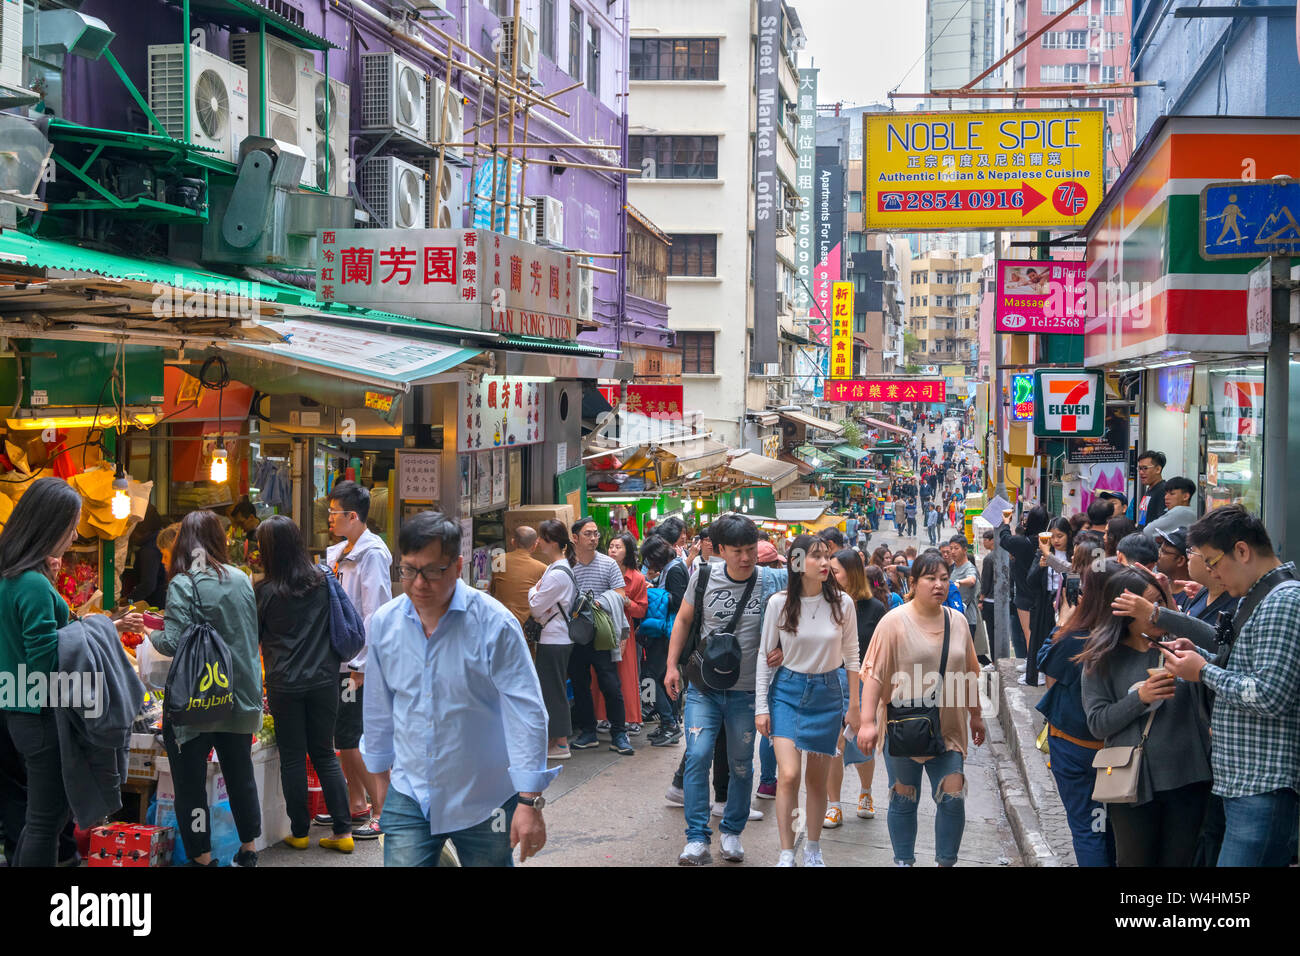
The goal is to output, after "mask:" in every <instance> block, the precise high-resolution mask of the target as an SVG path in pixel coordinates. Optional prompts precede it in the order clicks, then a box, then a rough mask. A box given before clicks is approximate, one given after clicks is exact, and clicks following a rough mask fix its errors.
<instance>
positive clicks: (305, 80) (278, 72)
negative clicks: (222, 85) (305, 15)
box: [230, 33, 317, 186]
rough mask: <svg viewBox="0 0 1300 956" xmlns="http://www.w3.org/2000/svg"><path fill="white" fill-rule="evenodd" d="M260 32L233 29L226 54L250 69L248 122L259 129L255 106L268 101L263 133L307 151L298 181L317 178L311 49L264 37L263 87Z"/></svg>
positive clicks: (306, 183) (308, 182) (312, 181)
mask: <svg viewBox="0 0 1300 956" xmlns="http://www.w3.org/2000/svg"><path fill="white" fill-rule="evenodd" d="M259 38H260V34H257V33H236V34H234V35H233V36H231V38H230V59H231V60H232V61H233V62H234V63H235V65H237V66H242V67H243V68H244V69H245V70H247V71H248V108H249V118H248V125H249V128H250V129H253V130H256V129H258V128H259V127H258V113H257V111H258V109H259V108H260V105H261V104H262V103H263V102H265V104H266V135H267V136H270V137H271V138H272V139H278V140H279V141H280V142H282V143H291V144H292V145H294V146H297V147H298V148H299V149H300V150H302V151H303V153H304V154H306V156H307V157H308V162H307V163H305V164H304V165H303V169H302V180H301V182H302V184H303V185H304V186H313V185H315V183H316V164H315V163H313V162H311V161H310V160H311V157H312V155H313V154H314V152H315V149H316V145H315V143H316V126H315V110H314V108H313V100H314V98H315V95H316V76H317V74H316V68H315V62H314V61H313V59H312V55H311V54H310V53H309V52H308V51H306V50H303V49H300V48H298V47H296V46H294V45H293V44H292V43H286V42H285V41H284V40H280V39H277V38H276V37H273V36H269V35H268V36H267V38H266V89H265V90H263V89H262V88H261V84H260V71H259V70H258V63H257V47H258V40H259Z"/></svg>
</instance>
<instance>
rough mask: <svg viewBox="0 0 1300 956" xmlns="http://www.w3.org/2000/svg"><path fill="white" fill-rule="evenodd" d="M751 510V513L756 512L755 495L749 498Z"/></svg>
mask: <svg viewBox="0 0 1300 956" xmlns="http://www.w3.org/2000/svg"><path fill="white" fill-rule="evenodd" d="M749 510H750V511H753V510H754V496H753V495H750V496H749Z"/></svg>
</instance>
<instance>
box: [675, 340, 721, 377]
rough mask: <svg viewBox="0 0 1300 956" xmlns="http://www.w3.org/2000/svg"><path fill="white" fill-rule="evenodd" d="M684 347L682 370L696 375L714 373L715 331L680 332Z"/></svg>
mask: <svg viewBox="0 0 1300 956" xmlns="http://www.w3.org/2000/svg"><path fill="white" fill-rule="evenodd" d="M677 341H678V344H680V345H681V347H682V372H683V373H689V374H695V375H712V374H713V333H712V332H678V333H677Z"/></svg>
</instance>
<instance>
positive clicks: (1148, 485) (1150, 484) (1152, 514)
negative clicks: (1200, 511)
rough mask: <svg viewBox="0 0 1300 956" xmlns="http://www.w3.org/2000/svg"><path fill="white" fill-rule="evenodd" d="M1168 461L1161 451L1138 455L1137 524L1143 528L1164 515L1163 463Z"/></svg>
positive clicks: (1149, 451) (1145, 452)
mask: <svg viewBox="0 0 1300 956" xmlns="http://www.w3.org/2000/svg"><path fill="white" fill-rule="evenodd" d="M1166 461H1168V459H1167V458H1166V457H1165V453H1164V452H1162V451H1151V450H1147V451H1144V452H1143V453H1142V454H1140V455H1138V482H1139V483H1140V484H1141V486H1142V487H1141V488H1140V489H1139V491H1138V505H1137V524H1138V527H1139V528H1145V527H1146V526H1147V523H1148V522H1150V521H1155V520H1156V519H1157V518H1159V517H1160V516H1161V515H1162V514H1164V513H1165V481H1164V470H1165V462H1166Z"/></svg>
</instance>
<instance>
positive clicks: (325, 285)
mask: <svg viewBox="0 0 1300 956" xmlns="http://www.w3.org/2000/svg"><path fill="white" fill-rule="evenodd" d="M317 239H318V240H319V241H318V242H317V260H316V295H317V298H319V299H320V301H322V302H341V303H344V304H347V305H357V306H363V307H365V308H369V309H380V310H383V311H385V312H394V313H397V314H399V315H407V316H411V317H412V318H416V319H424V320H426V321H429V322H438V323H441V324H444V325H454V326H458V327H460V328H464V329H481V330H483V331H488V332H504V333H507V334H510V335H532V336H537V337H540V338H547V339H558V340H561V341H566V342H572V341H574V340H575V339H576V338H577V335H578V298H579V291H578V287H579V285H580V282H579V266H578V258H577V256H575V255H572V254H570V253H565V252H559V251H557V250H555V249H547V248H544V247H542V246H538V245H535V244H533V243H531V242H525V241H524V240H522V239H515V238H514V237H512V236H503V235H501V234H500V233H496V232H489V231H487V230H485V229H322V230H320V231H319V233H318V234H317Z"/></svg>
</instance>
